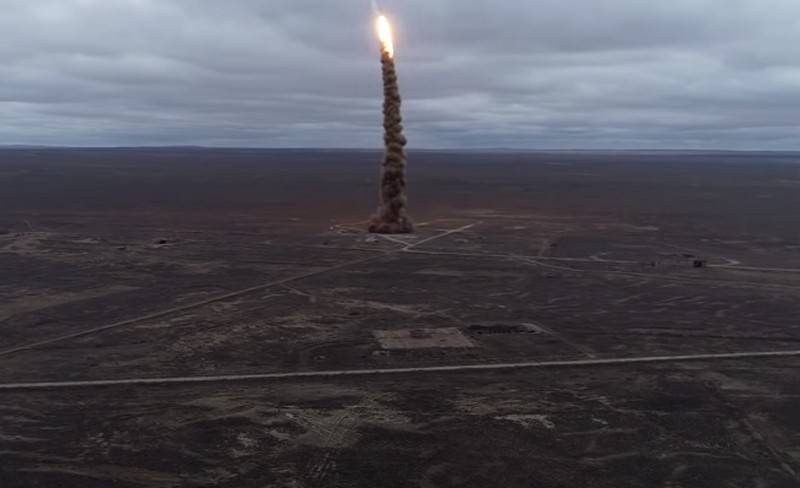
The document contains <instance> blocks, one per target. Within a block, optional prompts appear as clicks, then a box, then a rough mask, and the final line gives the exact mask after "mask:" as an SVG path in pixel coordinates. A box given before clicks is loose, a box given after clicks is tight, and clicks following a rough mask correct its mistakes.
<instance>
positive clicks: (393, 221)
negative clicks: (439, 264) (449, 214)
mask: <svg viewBox="0 0 800 488" xmlns="http://www.w3.org/2000/svg"><path fill="white" fill-rule="evenodd" d="M381 65H382V67H383V143H384V146H385V151H384V158H383V175H382V176H381V193H380V196H381V206H380V208H379V209H378V211H377V213H376V214H375V216H373V218H372V223H371V224H370V226H369V231H370V232H377V233H380V234H405V233H409V232H414V224H413V223H412V222H411V219H410V218H409V217H408V215H407V214H406V177H405V169H406V154H405V150H404V149H403V148H404V146H405V145H406V138H405V136H404V135H403V125H402V121H403V119H402V117H401V116H400V89H399V86H398V84H397V72H396V70H395V65H394V59H393V58H392V55H391V53H389V52H388V51H386V49H381Z"/></svg>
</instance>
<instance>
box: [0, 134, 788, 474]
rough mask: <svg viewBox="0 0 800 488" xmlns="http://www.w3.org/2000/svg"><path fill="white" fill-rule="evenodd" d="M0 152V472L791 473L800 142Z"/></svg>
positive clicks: (18, 150)
mask: <svg viewBox="0 0 800 488" xmlns="http://www.w3.org/2000/svg"><path fill="white" fill-rule="evenodd" d="M380 160H381V157H380V153H378V152H373V151H311V150H233V149H230V150H222V149H220V150H212V149H191V148H179V149H169V148H159V149H70V150H67V149H35V148H29V149H3V150H0V486H2V487H3V488H17V487H69V488H92V487H147V488H151V487H152V488H157V487H159V488H160V487H177V486H190V487H212V486H213V487H231V488H240V487H297V488H300V487H309V488H310V487H349V488H355V487H363V488H375V487H381V488H389V487H429V488H433V487H437V488H438V487H537V488H572V487H582V488H627V487H641V488H654V487H658V488H690V487H691V488H715V487H740V488H794V487H797V486H800V224H799V223H798V215H799V213H798V212H800V154H796V153H795V154H791V153H713V152H686V153H679V152H649V153H635V152H619V153H614V152H549V153H548V152H530V153H514V152H494V153H493V152H470V153H456V152H444V151H437V152H425V151H417V152H415V151H411V152H410V154H409V210H410V213H411V215H412V216H413V217H414V219H415V221H416V223H417V230H418V231H417V232H416V233H415V234H411V235H395V236H381V235H372V234H367V233H365V227H366V221H367V219H368V218H369V215H370V213H371V212H372V211H373V210H374V209H375V208H376V207H377V188H378V179H379V171H380V167H379V166H380Z"/></svg>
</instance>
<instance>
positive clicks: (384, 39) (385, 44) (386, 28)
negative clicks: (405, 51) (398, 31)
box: [375, 15, 394, 58]
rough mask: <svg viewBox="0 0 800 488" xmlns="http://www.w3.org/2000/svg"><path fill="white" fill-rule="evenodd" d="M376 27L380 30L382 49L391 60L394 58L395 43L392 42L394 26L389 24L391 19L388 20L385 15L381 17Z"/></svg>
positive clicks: (379, 36) (379, 37)
mask: <svg viewBox="0 0 800 488" xmlns="http://www.w3.org/2000/svg"><path fill="white" fill-rule="evenodd" d="M375 26H376V28H377V30H378V39H380V41H381V49H383V50H384V51H385V52H386V54H388V55H389V57H390V58H393V57H394V41H393V40H392V25H391V24H389V19H387V18H386V16H385V15H379V16H378V20H377V21H376V22H375Z"/></svg>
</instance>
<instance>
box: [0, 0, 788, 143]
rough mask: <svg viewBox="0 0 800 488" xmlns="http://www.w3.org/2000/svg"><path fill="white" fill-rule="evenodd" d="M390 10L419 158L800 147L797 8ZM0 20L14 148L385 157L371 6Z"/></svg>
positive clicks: (11, 11)
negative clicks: (349, 152)
mask: <svg viewBox="0 0 800 488" xmlns="http://www.w3.org/2000/svg"><path fill="white" fill-rule="evenodd" d="M380 3H381V4H382V6H383V7H384V8H385V10H386V11H387V12H390V14H391V16H392V18H393V19H394V20H395V23H396V30H397V35H398V58H397V60H398V71H399V76H400V83H401V90H402V91H403V95H404V99H405V102H406V103H405V108H404V115H405V119H406V128H407V135H408V138H409V147H410V148H411V149H413V148H415V147H454V146H455V147H501V146H505V147H519V148H644V147H647V148H722V149H747V148H752V149H800V143H798V138H797V136H796V134H797V131H798V128H800V122H798V121H797V116H796V113H797V107H798V106H800V58H799V57H798V56H797V55H796V46H797V45H800V3H797V2H796V0H673V1H671V2H643V1H641V0H574V1H570V2H564V1H557V0H537V1H530V0H506V1H498V2H489V1H478V0H458V1H457V0H438V1H437V0H428V1H424V0H403V1H400V0H394V1H387V0H384V1H383V2H380ZM0 6H2V7H3V11H4V15H2V16H0V32H3V38H4V42H3V43H2V44H0V144H22V143H31V144H54V145H60V144H64V145H128V144H201V145H203V144H207V145H226V146H323V147H329V146H351V147H363V146H369V147H379V146H380V144H381V142H382V139H381V135H380V99H379V97H380V65H379V62H378V49H377V45H376V41H375V39H374V34H373V32H372V25H371V8H370V2H369V1H368V0H337V1H326V0H270V1H263V0H237V1H235V2H220V1H218V0H0Z"/></svg>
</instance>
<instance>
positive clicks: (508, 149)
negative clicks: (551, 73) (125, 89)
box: [0, 144, 800, 154]
mask: <svg viewBox="0 0 800 488" xmlns="http://www.w3.org/2000/svg"><path fill="white" fill-rule="evenodd" d="M3 149H72V150H87V149H89V150H103V149H106V150H113V149H141V150H147V149H194V150H237V151H242V150H251V151H361V152H364V151H369V152H380V151H383V150H384V149H383V148H382V147H325V146H235V145H231V146H217V145H210V146H204V145H197V144H140V145H59V144H0V150H3ZM406 150H407V151H410V152H414V151H426V152H525V153H536V152H539V153H553V152H556V153H588V152H605V153H609V152H614V153H621V152H627V153H645V152H655V153H787V154H792V153H798V154H800V148H798V149H716V148H715V149H698V148H677V149H665V148H619V149H611V148H517V147H507V146H486V147H469V148H459V147H437V148H434V147H419V148H413V147H412V148H406Z"/></svg>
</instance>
